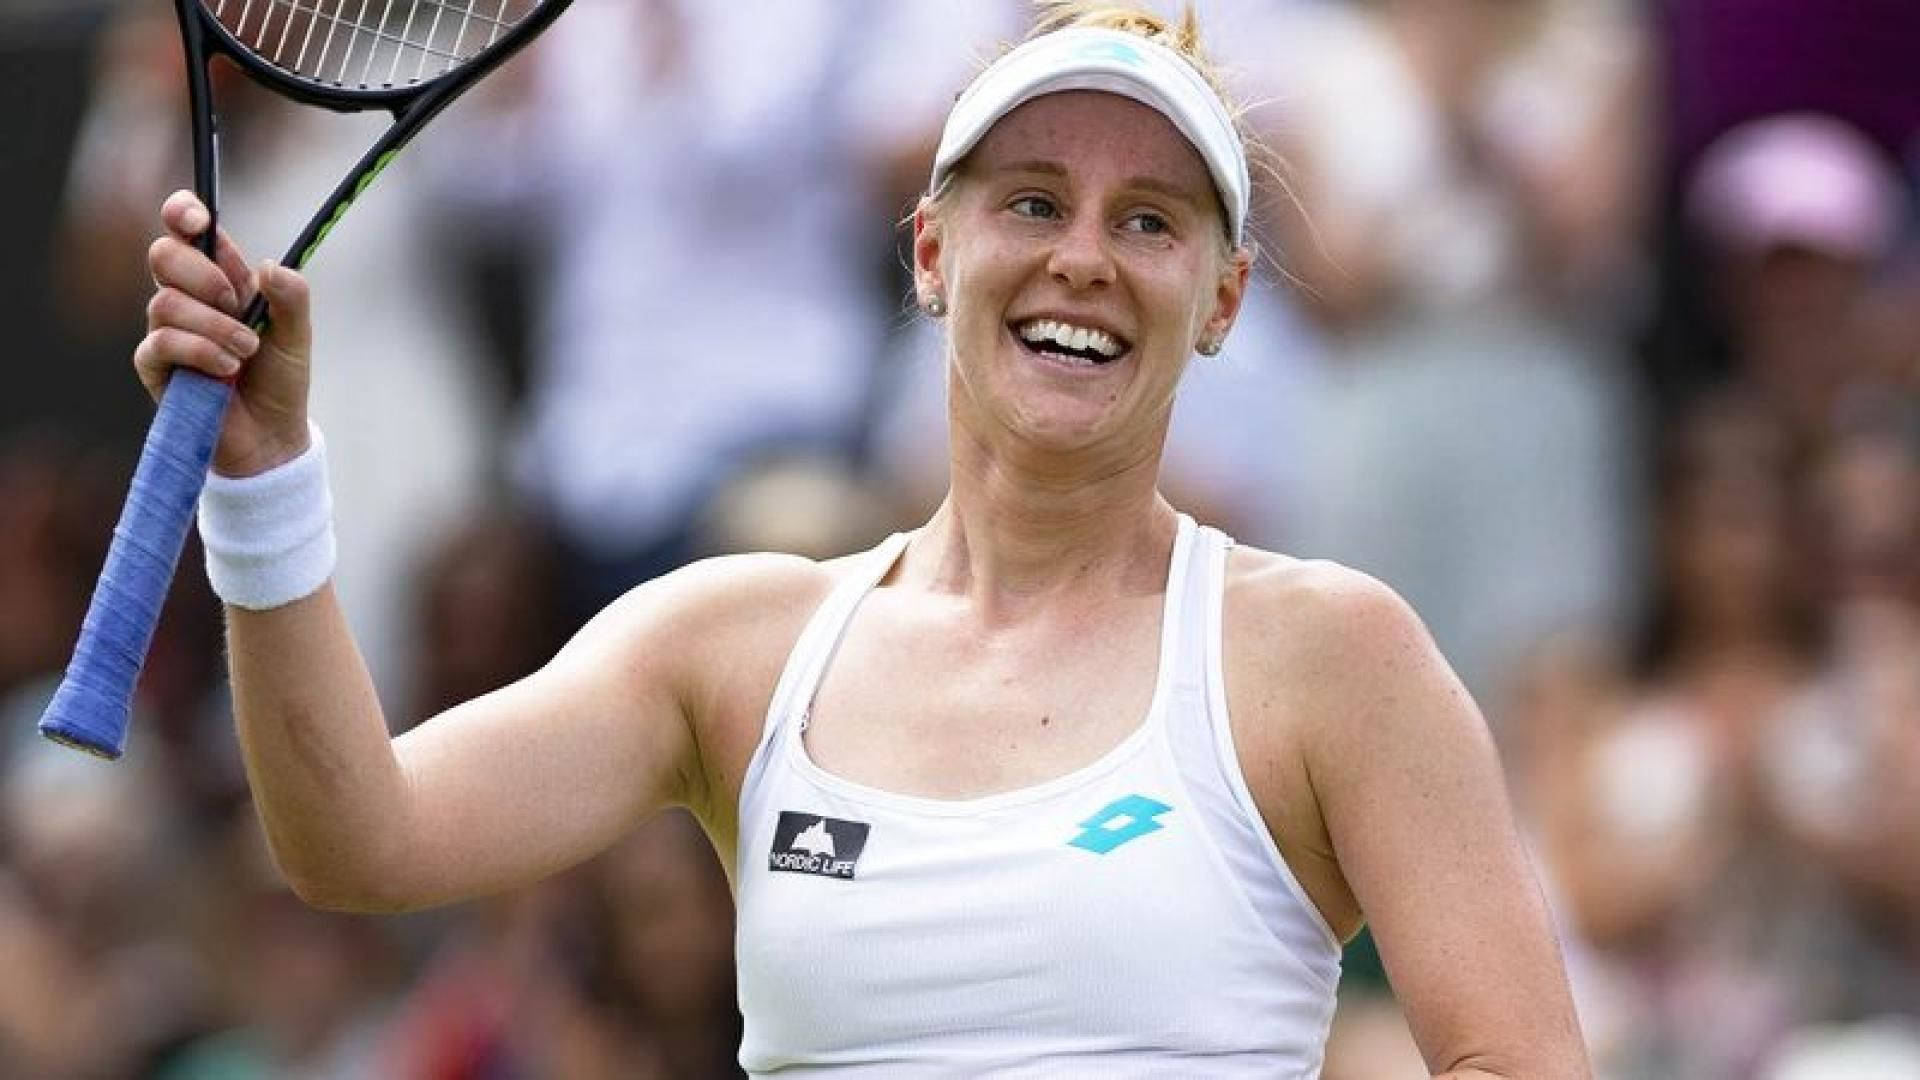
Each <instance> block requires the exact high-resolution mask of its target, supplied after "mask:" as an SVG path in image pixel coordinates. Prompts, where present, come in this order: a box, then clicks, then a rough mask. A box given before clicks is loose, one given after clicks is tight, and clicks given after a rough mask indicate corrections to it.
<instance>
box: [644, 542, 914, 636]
mask: <svg viewBox="0 0 1920 1080" xmlns="http://www.w3.org/2000/svg"><path fill="white" fill-rule="evenodd" d="M875 555H876V552H875V551H871V550H870V551H863V552H858V553H855V554H851V555H845V556H841V557H838V558H830V559H813V558H808V557H806V556H802V555H789V554H783V553H779V552H764V551H763V552H752V553H746V554H737V555H717V556H713V557H710V558H705V559H700V560H697V561H695V562H691V563H688V564H687V565H685V566H683V567H681V568H680V569H678V570H675V571H673V572H672V573H669V574H665V575H663V576H661V577H659V578H656V579H654V580H652V581H649V582H647V583H646V584H644V585H640V586H637V587H635V588H634V589H633V590H631V591H629V592H628V593H627V594H626V595H625V596H623V597H621V598H620V599H619V600H616V601H614V603H613V604H612V605H611V607H610V608H609V611H608V614H610V615H613V616H614V617H616V618H630V619H638V620H641V621H644V622H648V623H654V624H659V623H661V622H671V623H673V624H675V628H676V630H675V632H676V633H695V632H697V633H706V634H731V633H753V632H756V631H773V632H774V633H775V634H776V635H777V634H779V632H780V628H781V627H783V626H784V625H786V624H788V623H795V624H796V626H795V628H794V629H795V631H796V632H797V629H798V627H797V624H798V623H802V622H805V621H806V619H807V618H809V617H810V616H811V615H812V613H813V611H814V610H815V609H816V608H818V607H819V606H820V604H821V603H822V602H823V601H824V600H825V599H826V598H827V595H828V594H829V593H831V592H832V591H833V589H834V588H835V587H836V586H838V585H839V584H840V583H841V582H843V581H846V580H848V579H850V578H851V577H853V576H855V575H857V574H860V573H862V572H863V569H864V568H866V567H868V566H869V560H871V559H872V558H874V557H875ZM787 636H791V635H787Z"/></svg>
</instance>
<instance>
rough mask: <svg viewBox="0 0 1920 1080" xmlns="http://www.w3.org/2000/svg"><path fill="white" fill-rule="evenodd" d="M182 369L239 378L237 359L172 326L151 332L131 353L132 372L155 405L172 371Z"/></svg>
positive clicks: (210, 343) (215, 375)
mask: <svg viewBox="0 0 1920 1080" xmlns="http://www.w3.org/2000/svg"><path fill="white" fill-rule="evenodd" d="M183 367H184V368H192V369H193V370H195V371H198V372H201V373H203V374H206V375H211V376H213V377H214V378H216V379H226V378H231V377H233V376H234V375H237V374H239V372H240V358H239V357H237V356H235V355H233V354H232V353H230V352H228V351H227V350H226V349H223V348H221V347H220V346H219V345H217V344H215V343H214V341H213V340H212V339H210V338H205V337H202V336H200V335H199V334H195V333H192V332H190V331H187V330H181V329H178V328H176V327H171V326H163V327H161V328H159V329H158V330H153V331H150V332H149V333H148V334H147V336H146V337H144V338H142V339H141V340H140V344H139V345H138V346H136V347H135V348H134V350H133V368H134V370H135V371H136V372H138V373H139V375H140V383H141V385H143V386H145V387H146V388H147V393H149V394H151V395H153V399H154V400H155V401H158V400H160V392H161V391H162V390H165V389H166V387H167V380H168V379H169V378H171V377H172V376H173V371H174V369H175V368H183Z"/></svg>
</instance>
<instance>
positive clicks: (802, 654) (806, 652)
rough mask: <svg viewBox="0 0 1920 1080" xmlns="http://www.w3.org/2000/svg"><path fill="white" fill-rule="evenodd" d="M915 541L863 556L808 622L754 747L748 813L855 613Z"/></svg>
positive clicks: (899, 541)
mask: <svg viewBox="0 0 1920 1080" xmlns="http://www.w3.org/2000/svg"><path fill="white" fill-rule="evenodd" d="M912 538H913V534H912V533H904V532H900V533H894V534H893V535H892V536H889V537H887V538H886V539H885V540H883V541H881V542H880V545H879V546H878V547H875V548H873V549H872V550H871V551H868V552H866V553H865V554H864V555H862V556H860V560H861V565H859V566H857V567H855V568H854V569H853V570H852V571H851V572H849V573H848V574H847V576H846V577H845V578H843V579H842V580H841V581H840V582H839V584H837V585H835V586H834V587H833V591H831V592H829V593H828V594H827V598H826V599H825V600H823V601H821V603H820V606H819V607H818V608H817V609H815V611H814V613H813V617H812V618H811V619H808V620H807V625H806V626H805V627H804V628H803V629H802V630H801V631H800V636H799V638H797V639H796V640H795V641H794V645H793V650H792V651H791V652H789V653H788V654H787V664H786V667H784V668H782V669H781V671H780V681H779V682H777V683H775V684H774V687H773V700H772V701H771V702H769V703H768V705H767V716H766V721H765V723H764V724H763V725H762V727H761V730H760V741H759V744H758V745H757V746H755V747H754V751H753V759H752V760H751V762H749V764H748V766H747V774H746V777H745V778H744V779H743V780H742V782H741V786H740V802H741V806H742V809H745V808H746V807H747V806H748V805H749V804H750V803H752V802H753V801H754V799H755V798H756V796H757V793H758V792H759V790H760V787H761V778H762V775H763V774H764V773H765V772H766V768H767V761H768V758H769V756H770V753H769V752H770V750H771V748H772V747H774V746H776V745H777V744H778V743H779V740H780V736H781V733H782V732H784V731H786V730H787V729H788V728H789V727H792V726H795V725H798V724H802V723H804V722H805V720H806V715H807V709H808V707H809V706H810V704H811V703H812V701H813V698H814V694H815V693H816V692H817V691H818V690H819V688H820V680H821V678H822V677H823V676H825V674H826V670H827V662H828V661H829V660H830V659H832V657H833V653H834V650H835V649H836V648H838V647H839V645H840V638H841V637H842V635H844V634H845V633H846V630H847V624H848V623H850V622H852V621H853V613H854V611H855V610H856V609H858V608H859V606H860V601H861V600H862V599H864V598H865V597H866V595H867V594H868V593H869V592H872V591H873V588H874V586H876V585H878V584H880V580H881V579H882V578H884V577H886V576H887V572H888V571H890V570H892V569H893V564H894V563H896V562H898V561H899V559H900V553H901V552H902V551H905V550H906V547H907V542H908V541H909V540H911V539H912Z"/></svg>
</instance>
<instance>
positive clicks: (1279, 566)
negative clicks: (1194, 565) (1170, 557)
mask: <svg viewBox="0 0 1920 1080" xmlns="http://www.w3.org/2000/svg"><path fill="white" fill-rule="evenodd" d="M1226 589H1227V606H1226V612H1227V616H1228V618H1230V619H1237V620H1240V621H1245V620H1253V621H1254V622H1256V623H1263V624H1266V623H1277V624H1284V626H1285V627H1287V628H1289V629H1294V630H1302V629H1305V630H1312V631H1315V632H1316V633H1319V632H1326V633H1335V632H1339V631H1341V630H1342V629H1347V628H1351V627H1353V625H1354V623H1355V620H1359V621H1361V622H1364V623H1369V624H1374V623H1380V622H1386V623H1394V622H1398V621H1404V620H1409V619H1410V620H1413V621H1415V622H1418V617H1417V616H1416V615H1415V614H1414V612H1413V609H1412V608H1411V607H1410V606H1408V604H1407V602H1406V601H1405V600H1403V599H1402V598H1401V597H1400V594H1398V593H1396V592H1394V590H1393V589H1392V588H1391V587H1390V586H1388V585H1387V584H1386V583H1385V582H1383V581H1381V580H1380V579H1379V578H1376V577H1373V576H1372V575H1370V574H1366V573H1363V572H1361V571H1359V570H1355V569H1354V568H1352V567H1350V566H1345V565H1343V564H1341V563H1337V562H1333V561H1331V560H1328V559H1302V558H1298V557H1296V556H1292V555H1285V554H1281V553H1279V552H1274V551H1266V550H1264V549H1261V548H1256V547H1249V546H1247V545H1245V544H1238V545H1235V547H1234V548H1233V551H1232V553H1231V555H1230V557H1229V558H1228V559H1227V572H1226ZM1276 628H1277V627H1276Z"/></svg>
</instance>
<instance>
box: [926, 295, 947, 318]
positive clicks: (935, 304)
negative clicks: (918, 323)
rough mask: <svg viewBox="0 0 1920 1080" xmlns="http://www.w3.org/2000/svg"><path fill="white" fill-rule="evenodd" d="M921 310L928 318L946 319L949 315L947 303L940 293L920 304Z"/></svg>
mask: <svg viewBox="0 0 1920 1080" xmlns="http://www.w3.org/2000/svg"><path fill="white" fill-rule="evenodd" d="M920 310H922V311H924V312H926V313H927V317H928V318H933V319H944V318H946V315H947V302H946V300H945V299H944V298H942V297H941V296H940V294H939V293H934V294H933V295H932V296H929V297H927V298H926V299H925V300H922V301H921V302H920Z"/></svg>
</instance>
